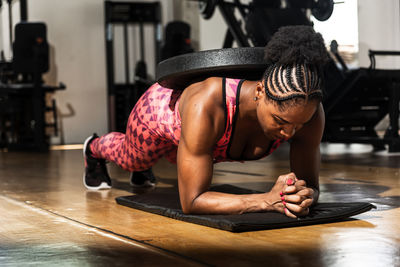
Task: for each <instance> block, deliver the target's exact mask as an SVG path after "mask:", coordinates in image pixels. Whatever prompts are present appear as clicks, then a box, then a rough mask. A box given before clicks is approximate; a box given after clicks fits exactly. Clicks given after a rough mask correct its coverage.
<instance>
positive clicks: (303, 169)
mask: <svg viewBox="0 0 400 267" xmlns="http://www.w3.org/2000/svg"><path fill="white" fill-rule="evenodd" d="M324 126H325V114H324V109H323V107H322V104H320V105H319V107H318V109H317V111H316V113H315V115H314V116H313V118H312V119H311V120H310V121H309V122H308V123H307V124H305V125H304V126H303V128H302V129H301V130H300V131H299V132H298V133H296V135H295V136H294V137H293V140H292V142H291V144H290V166H291V170H292V171H293V172H294V173H295V174H296V176H297V177H299V179H303V180H305V181H306V182H307V184H308V185H309V186H312V187H315V188H318V186H319V184H318V178H319V169H320V161H321V156H320V150H319V145H320V143H321V139H322V135H323V132H324Z"/></svg>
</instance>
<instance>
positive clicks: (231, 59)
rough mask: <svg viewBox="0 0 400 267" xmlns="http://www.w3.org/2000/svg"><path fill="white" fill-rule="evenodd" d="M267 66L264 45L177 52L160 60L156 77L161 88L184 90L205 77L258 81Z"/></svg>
mask: <svg viewBox="0 0 400 267" xmlns="http://www.w3.org/2000/svg"><path fill="white" fill-rule="evenodd" d="M266 67H267V63H266V61H265V60H264V47H240V48H225V49H215V50H206V51H200V52H194V53H190V54H184V55H179V56H176V57H172V58H169V59H166V60H164V61H162V62H160V63H159V64H158V66H157V69H156V79H157V82H158V83H159V84H160V85H161V86H163V87H167V88H171V89H179V90H183V89H185V88H186V87H187V86H189V85H190V84H192V83H195V82H198V81H201V80H204V79H206V78H208V77H229V78H237V79H246V80H259V79H260V78H261V77H262V75H263V73H264V71H265V69H266Z"/></svg>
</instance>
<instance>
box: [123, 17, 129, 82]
mask: <svg viewBox="0 0 400 267" xmlns="http://www.w3.org/2000/svg"><path fill="white" fill-rule="evenodd" d="M123 29H124V54H125V55H124V59H125V83H126V84H127V85H128V84H129V75H130V70H129V47H128V45H129V41H128V24H126V23H124V25H123Z"/></svg>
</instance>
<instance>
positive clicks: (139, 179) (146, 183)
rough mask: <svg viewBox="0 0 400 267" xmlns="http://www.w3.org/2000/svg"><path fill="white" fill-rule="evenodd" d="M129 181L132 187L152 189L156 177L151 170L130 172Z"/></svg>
mask: <svg viewBox="0 0 400 267" xmlns="http://www.w3.org/2000/svg"><path fill="white" fill-rule="evenodd" d="M130 180H131V185H132V186H133V187H153V186H155V185H156V177H155V176H154V174H153V171H152V170H151V168H150V169H148V170H144V171H140V172H132V173H131V177H130Z"/></svg>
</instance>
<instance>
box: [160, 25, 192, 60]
mask: <svg viewBox="0 0 400 267" xmlns="http://www.w3.org/2000/svg"><path fill="white" fill-rule="evenodd" d="M193 51H194V50H193V48H192V46H191V40H190V25H189V24H188V23H186V22H183V21H172V22H169V23H168V24H167V26H166V27H165V42H164V45H163V46H162V48H161V60H165V59H167V58H170V57H174V56H178V55H182V54H187V53H191V52H193Z"/></svg>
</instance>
